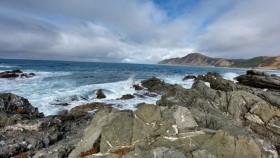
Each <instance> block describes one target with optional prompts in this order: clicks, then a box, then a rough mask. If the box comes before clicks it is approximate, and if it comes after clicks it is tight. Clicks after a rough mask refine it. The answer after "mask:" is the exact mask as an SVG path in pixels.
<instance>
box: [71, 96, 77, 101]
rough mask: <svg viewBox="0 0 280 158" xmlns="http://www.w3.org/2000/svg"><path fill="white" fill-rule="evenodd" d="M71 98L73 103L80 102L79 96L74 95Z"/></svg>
mask: <svg viewBox="0 0 280 158" xmlns="http://www.w3.org/2000/svg"><path fill="white" fill-rule="evenodd" d="M69 98H70V100H71V101H79V97H78V96H77V95H72V96H70V97H69Z"/></svg>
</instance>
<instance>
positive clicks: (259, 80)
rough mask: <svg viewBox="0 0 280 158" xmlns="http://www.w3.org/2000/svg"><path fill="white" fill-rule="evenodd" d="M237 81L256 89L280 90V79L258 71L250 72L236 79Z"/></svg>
mask: <svg viewBox="0 0 280 158" xmlns="http://www.w3.org/2000/svg"><path fill="white" fill-rule="evenodd" d="M236 80H237V81H238V82H239V83H240V84H242V85H247V86H251V87H256V88H268V89H277V90H280V77H279V76H276V75H269V74H267V73H264V72H259V71H256V70H248V71H247V74H246V75H241V76H238V77H236Z"/></svg>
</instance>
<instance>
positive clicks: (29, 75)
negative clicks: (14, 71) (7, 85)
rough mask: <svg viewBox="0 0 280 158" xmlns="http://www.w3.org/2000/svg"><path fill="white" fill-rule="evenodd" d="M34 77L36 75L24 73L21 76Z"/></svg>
mask: <svg viewBox="0 0 280 158" xmlns="http://www.w3.org/2000/svg"><path fill="white" fill-rule="evenodd" d="M34 76H35V74H34V73H29V74H27V73H22V74H20V78H31V77H34Z"/></svg>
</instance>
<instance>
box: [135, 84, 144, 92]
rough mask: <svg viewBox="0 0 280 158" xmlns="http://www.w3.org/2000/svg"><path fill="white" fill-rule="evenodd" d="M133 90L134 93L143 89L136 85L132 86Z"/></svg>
mask: <svg viewBox="0 0 280 158" xmlns="http://www.w3.org/2000/svg"><path fill="white" fill-rule="evenodd" d="M133 88H134V89H135V90H136V91H141V90H143V89H144V88H143V87H141V86H139V85H138V84H135V85H133Z"/></svg>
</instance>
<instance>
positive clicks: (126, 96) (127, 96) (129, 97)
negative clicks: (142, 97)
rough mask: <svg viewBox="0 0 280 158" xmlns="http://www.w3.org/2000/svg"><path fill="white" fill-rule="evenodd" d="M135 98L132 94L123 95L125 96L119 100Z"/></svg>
mask: <svg viewBox="0 0 280 158" xmlns="http://www.w3.org/2000/svg"><path fill="white" fill-rule="evenodd" d="M133 98H135V96H134V95H132V94H125V95H122V97H121V98H120V99H121V100H127V99H133Z"/></svg>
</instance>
